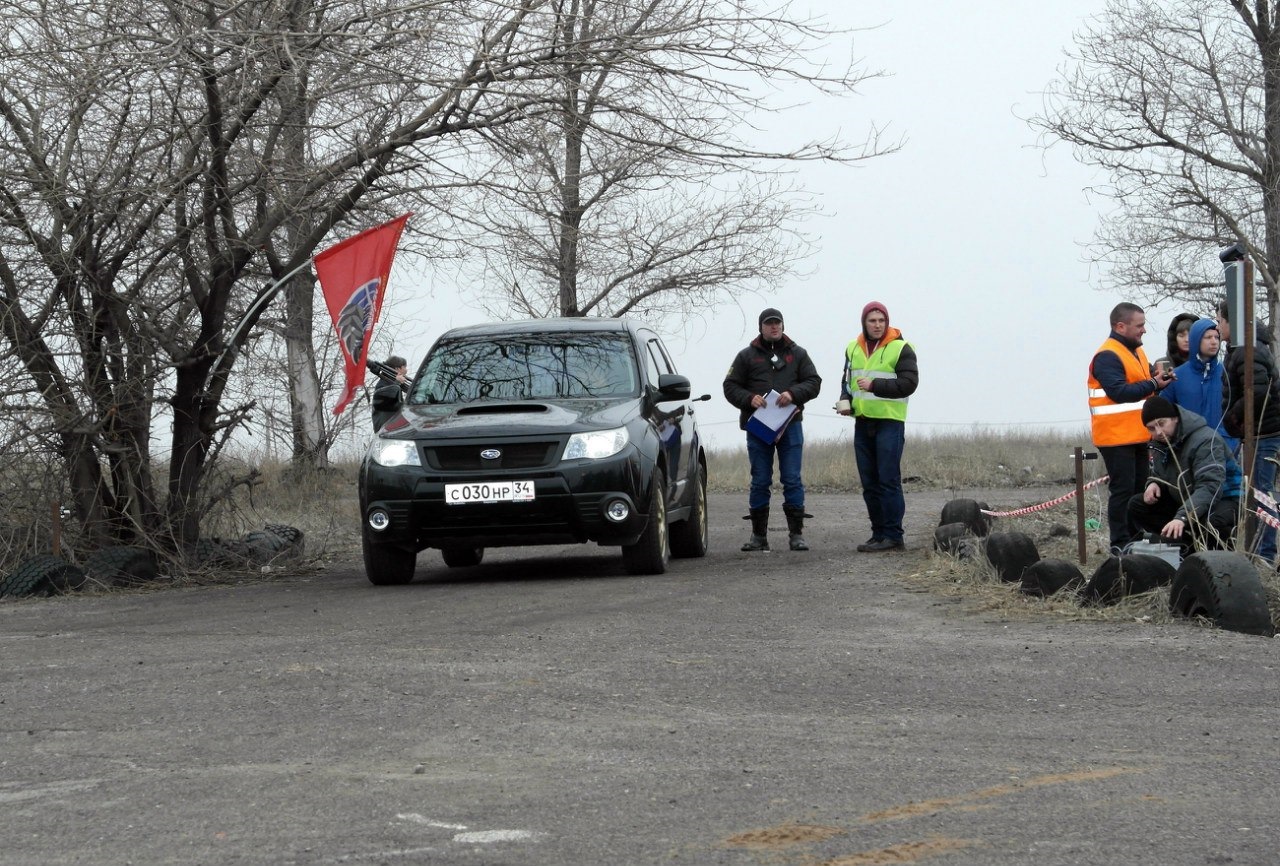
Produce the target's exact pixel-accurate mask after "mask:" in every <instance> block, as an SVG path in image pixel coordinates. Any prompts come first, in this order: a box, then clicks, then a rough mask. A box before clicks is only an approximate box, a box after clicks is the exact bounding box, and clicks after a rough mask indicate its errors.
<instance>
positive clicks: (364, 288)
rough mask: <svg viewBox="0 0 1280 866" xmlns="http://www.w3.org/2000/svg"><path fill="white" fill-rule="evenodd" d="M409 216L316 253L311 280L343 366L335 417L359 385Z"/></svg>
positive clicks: (396, 219) (334, 409) (348, 401)
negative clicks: (316, 285)
mask: <svg viewBox="0 0 1280 866" xmlns="http://www.w3.org/2000/svg"><path fill="white" fill-rule="evenodd" d="M410 216H412V214H405V215H404V216H398V217H396V218H395V219H393V220H391V221H390V222H386V223H383V224H382V225H380V226H376V227H374V228H371V229H366V230H365V231H362V232H361V233H360V234H358V235H356V236H355V237H350V238H347V239H346V240H345V241H340V242H338V243H336V244H334V245H333V246H331V247H329V248H328V249H327V250H323V251H321V252H319V253H316V257H315V269H316V276H317V277H318V278H319V280H320V288H321V289H322V290H323V291H324V301H325V303H326V304H327V305H328V306H329V315H330V316H331V317H332V318H333V327H334V329H335V330H337V332H338V345H339V346H341V347H342V357H343V360H345V361H346V366H347V385H346V387H345V388H344V389H343V391H342V396H341V397H339V398H338V405H336V406H334V407H333V414H335V415H338V414H340V413H341V412H342V410H343V409H345V408H347V404H348V403H350V402H351V398H352V397H353V396H354V395H355V393H356V389H357V388H359V387H360V385H361V384H362V383H363V382H364V372H365V362H367V361H368V360H369V344H370V342H372V337H373V326H374V325H375V324H376V323H377V321H378V316H379V315H380V314H381V313H382V297H383V295H384V294H385V293H386V290H387V277H388V275H389V274H390V273H391V261H392V259H394V258H395V255H396V245H397V244H398V243H399V242H400V232H401V231H403V230H404V224H405V222H407V221H408V219H409V217H410Z"/></svg>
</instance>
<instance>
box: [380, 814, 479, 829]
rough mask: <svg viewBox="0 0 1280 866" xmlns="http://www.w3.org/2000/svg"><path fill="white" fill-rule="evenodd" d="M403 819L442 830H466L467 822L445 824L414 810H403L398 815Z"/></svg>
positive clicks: (397, 816)
mask: <svg viewBox="0 0 1280 866" xmlns="http://www.w3.org/2000/svg"><path fill="white" fill-rule="evenodd" d="M396 818H397V819H399V820H401V821H408V822H409V823H410V824H421V825H423V826H424V827H439V828H440V829H441V830H465V829H467V825H466V824H445V823H444V822H442V821H432V820H431V819H430V818H427V817H424V816H422V815H418V814H416V813H414V812H402V813H401V814H399V815H396Z"/></svg>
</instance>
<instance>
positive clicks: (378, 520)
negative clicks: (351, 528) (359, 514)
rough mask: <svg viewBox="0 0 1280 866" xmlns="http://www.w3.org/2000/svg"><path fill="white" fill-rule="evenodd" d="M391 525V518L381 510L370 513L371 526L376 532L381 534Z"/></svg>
mask: <svg viewBox="0 0 1280 866" xmlns="http://www.w3.org/2000/svg"><path fill="white" fill-rule="evenodd" d="M390 525H391V518H390V517H389V516H387V512H385V511H382V510H381V509H379V510H377V511H372V512H370V513H369V526H370V527H372V529H373V530H374V532H381V531H382V530H384V529H386V528H387V527H388V526H390Z"/></svg>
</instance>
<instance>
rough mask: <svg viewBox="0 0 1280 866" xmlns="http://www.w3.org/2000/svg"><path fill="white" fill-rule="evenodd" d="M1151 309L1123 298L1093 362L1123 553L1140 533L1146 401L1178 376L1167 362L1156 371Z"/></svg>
mask: <svg viewBox="0 0 1280 866" xmlns="http://www.w3.org/2000/svg"><path fill="white" fill-rule="evenodd" d="M1146 331H1147V315H1146V313H1144V312H1143V310H1142V307H1139V306H1138V305H1137V304H1130V303H1119V304H1116V306H1115V308H1114V309H1112V311H1111V334H1110V335H1109V336H1108V337H1107V339H1106V340H1104V341H1103V343H1102V345H1101V346H1100V347H1098V351H1097V352H1096V353H1095V354H1094V356H1093V361H1091V362H1090V364H1089V422H1090V426H1091V427H1092V429H1093V444H1094V445H1096V446H1097V448H1098V451H1099V452H1100V453H1101V454H1102V462H1103V463H1105V464H1106V466H1107V474H1108V475H1109V476H1110V479H1109V480H1108V482H1107V493H1108V496H1107V529H1108V531H1109V532H1110V536H1111V552H1112V553H1119V552H1120V551H1121V550H1122V549H1123V548H1124V546H1125V545H1126V544H1128V543H1129V542H1130V541H1131V540H1132V539H1133V536H1134V533H1135V530H1134V529H1133V527H1132V526H1130V525H1129V519H1128V509H1129V499H1130V498H1132V497H1133V496H1136V495H1139V494H1141V493H1142V492H1143V490H1144V489H1145V488H1146V486H1147V470H1148V467H1149V465H1150V463H1149V456H1148V452H1147V443H1148V442H1149V441H1150V440H1151V434H1150V433H1149V432H1148V431H1147V428H1146V427H1145V426H1144V425H1143V423H1142V404H1143V403H1144V402H1145V401H1146V399H1147V398H1148V397H1150V396H1151V395H1152V394H1157V393H1159V392H1160V390H1161V389H1162V388H1164V387H1166V386H1167V385H1169V384H1170V383H1171V382H1173V373H1172V372H1171V371H1169V370H1168V369H1166V368H1164V367H1160V368H1158V369H1157V370H1156V371H1155V373H1154V374H1153V373H1152V370H1151V364H1150V363H1149V362H1148V361H1147V355H1146V352H1144V351H1143V350H1142V335H1143V334H1145V333H1146Z"/></svg>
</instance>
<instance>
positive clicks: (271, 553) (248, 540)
mask: <svg viewBox="0 0 1280 866" xmlns="http://www.w3.org/2000/svg"><path fill="white" fill-rule="evenodd" d="M242 541H243V543H244V544H245V545H246V546H247V547H248V548H249V549H250V551H252V556H253V561H254V563H255V564H257V565H266V564H267V563H269V562H274V561H275V560H277V559H282V558H283V557H284V556H285V554H286V553H287V551H288V547H289V543H288V542H287V541H285V540H284V539H283V538H281V537H280V536H278V535H276V534H275V533H274V532H267V531H265V530H255V531H253V532H248V533H245V536H244V538H243V539H242Z"/></svg>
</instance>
